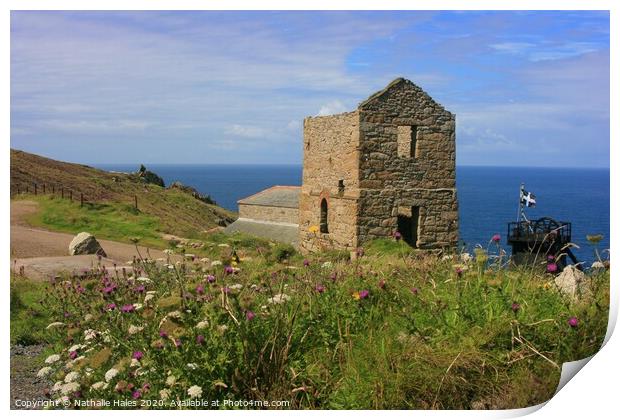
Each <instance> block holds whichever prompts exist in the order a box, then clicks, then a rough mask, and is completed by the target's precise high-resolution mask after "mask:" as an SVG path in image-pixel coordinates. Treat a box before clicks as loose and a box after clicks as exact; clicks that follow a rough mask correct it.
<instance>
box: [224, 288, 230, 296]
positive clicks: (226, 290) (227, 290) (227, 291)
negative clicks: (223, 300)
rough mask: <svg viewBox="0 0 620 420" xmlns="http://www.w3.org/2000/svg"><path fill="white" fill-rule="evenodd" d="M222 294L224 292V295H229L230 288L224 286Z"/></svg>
mask: <svg viewBox="0 0 620 420" xmlns="http://www.w3.org/2000/svg"><path fill="white" fill-rule="evenodd" d="M222 292H224V294H225V295H227V294H228V293H229V292H230V288H228V287H226V286H224V287H222Z"/></svg>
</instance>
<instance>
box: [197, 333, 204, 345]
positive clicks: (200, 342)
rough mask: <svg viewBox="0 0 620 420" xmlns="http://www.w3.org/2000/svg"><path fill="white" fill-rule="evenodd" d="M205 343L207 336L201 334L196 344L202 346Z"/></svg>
mask: <svg viewBox="0 0 620 420" xmlns="http://www.w3.org/2000/svg"><path fill="white" fill-rule="evenodd" d="M204 342H205V336H204V335H202V334H200V335H199V336H198V337H196V343H198V344H200V345H202V344H204Z"/></svg>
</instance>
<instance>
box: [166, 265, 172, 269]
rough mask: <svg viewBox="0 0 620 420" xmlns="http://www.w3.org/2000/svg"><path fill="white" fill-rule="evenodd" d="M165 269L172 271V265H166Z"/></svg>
mask: <svg viewBox="0 0 620 420" xmlns="http://www.w3.org/2000/svg"><path fill="white" fill-rule="evenodd" d="M166 268H168V270H174V265H172V264H168V265H167V266H166Z"/></svg>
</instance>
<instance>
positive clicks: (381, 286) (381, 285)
mask: <svg viewBox="0 0 620 420" xmlns="http://www.w3.org/2000/svg"><path fill="white" fill-rule="evenodd" d="M377 286H379V289H385V280H379V284H378V285H377Z"/></svg>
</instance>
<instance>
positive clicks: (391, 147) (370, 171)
mask: <svg viewBox="0 0 620 420" xmlns="http://www.w3.org/2000/svg"><path fill="white" fill-rule="evenodd" d="M359 112H360V188H361V190H362V193H361V196H360V201H359V215H358V223H359V230H358V234H359V241H360V242H364V241H366V240H369V239H373V238H376V237H381V236H388V235H391V234H393V233H394V231H395V230H396V229H397V220H396V218H397V212H398V207H408V206H418V207H420V227H419V237H418V243H417V245H418V246H419V247H422V248H431V247H448V246H455V245H456V243H457V240H458V204H457V199H456V177H455V117H454V115H453V114H451V113H450V112H448V111H446V110H445V109H444V108H443V107H442V106H441V105H439V104H437V103H436V102H435V101H434V100H433V99H432V98H431V97H430V96H428V94H426V93H425V92H424V91H422V89H420V88H419V87H417V86H415V85H414V84H413V83H411V82H409V81H406V80H403V79H401V80H397V81H395V82H393V83H392V84H390V85H389V86H388V87H387V88H386V89H385V90H384V91H382V92H378V93H377V94H375V95H373V96H372V97H371V98H369V99H368V100H367V101H365V102H363V103H362V104H361V105H360V107H359ZM412 126H415V127H416V130H414V131H417V136H416V139H417V140H416V150H417V153H416V154H417V157H409V156H407V157H403V156H399V153H398V148H399V144H398V143H399V142H398V137H399V132H400V133H401V136H402V133H403V132H404V131H407V129H405V128H403V127H412ZM400 154H401V155H402V146H401V153H400Z"/></svg>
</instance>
